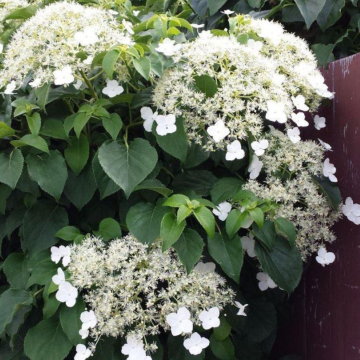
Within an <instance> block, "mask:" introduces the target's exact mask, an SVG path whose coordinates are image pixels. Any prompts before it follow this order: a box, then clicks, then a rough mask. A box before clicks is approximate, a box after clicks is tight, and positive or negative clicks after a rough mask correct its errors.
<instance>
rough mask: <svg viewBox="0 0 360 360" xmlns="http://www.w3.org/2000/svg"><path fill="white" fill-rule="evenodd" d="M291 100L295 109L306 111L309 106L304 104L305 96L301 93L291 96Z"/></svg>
mask: <svg viewBox="0 0 360 360" xmlns="http://www.w3.org/2000/svg"><path fill="white" fill-rule="evenodd" d="M291 100H292V102H293V104H294V106H295V107H296V109H297V110H301V111H308V110H309V107H308V106H307V105H306V104H305V97H304V96H303V95H298V96H296V97H294V96H292V97H291Z"/></svg>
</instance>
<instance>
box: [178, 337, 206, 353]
mask: <svg viewBox="0 0 360 360" xmlns="http://www.w3.org/2000/svg"><path fill="white" fill-rule="evenodd" d="M209 344H210V341H209V340H208V339H206V338H203V337H201V336H200V335H199V334H198V333H193V334H192V335H191V336H190V338H189V339H186V340H185V341H184V347H185V349H187V350H189V352H190V354H191V355H199V354H201V352H202V351H203V349H205V348H207V347H208V346H209Z"/></svg>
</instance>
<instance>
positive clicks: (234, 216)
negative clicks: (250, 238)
mask: <svg viewBox="0 0 360 360" xmlns="http://www.w3.org/2000/svg"><path fill="white" fill-rule="evenodd" d="M249 220H250V215H249V213H248V212H247V211H244V212H241V211H240V210H238V209H233V210H231V212H230V214H229V215H228V217H227V218H226V224H225V228H226V233H227V234H228V236H229V238H230V239H232V238H233V237H234V235H235V234H237V232H238V231H239V230H240V229H241V228H242V227H245V226H246V227H247V226H248V225H249Z"/></svg>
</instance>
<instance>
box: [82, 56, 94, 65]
mask: <svg viewBox="0 0 360 360" xmlns="http://www.w3.org/2000/svg"><path fill="white" fill-rule="evenodd" d="M93 61H94V57H93V56H88V57H87V58H86V59H85V60H84V61H83V63H84V64H86V65H91V64H92V62H93Z"/></svg>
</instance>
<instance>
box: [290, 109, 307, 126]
mask: <svg viewBox="0 0 360 360" xmlns="http://www.w3.org/2000/svg"><path fill="white" fill-rule="evenodd" d="M291 119H292V121H293V122H294V123H295V124H296V125H297V126H300V127H305V126H309V123H308V122H307V121H306V120H305V114H304V113H303V112H299V113H297V114H295V113H292V114H291Z"/></svg>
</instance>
